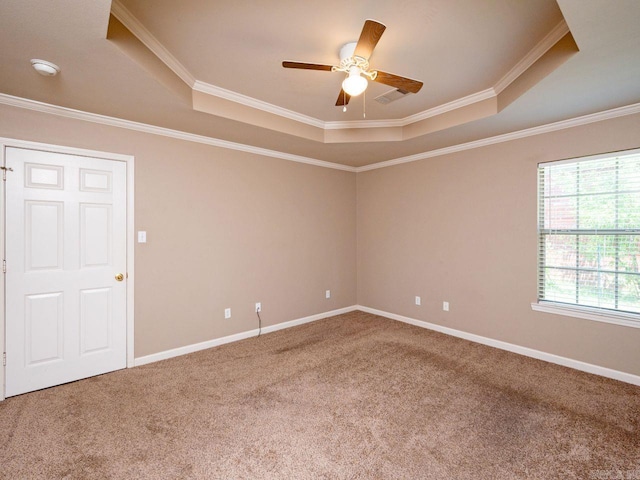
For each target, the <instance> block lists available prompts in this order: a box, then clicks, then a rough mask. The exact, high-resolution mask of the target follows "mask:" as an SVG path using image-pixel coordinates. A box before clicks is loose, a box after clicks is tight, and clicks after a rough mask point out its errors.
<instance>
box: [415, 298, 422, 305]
mask: <svg viewBox="0 0 640 480" xmlns="http://www.w3.org/2000/svg"><path fill="white" fill-rule="evenodd" d="M416 305H422V300H421V299H420V297H418V296H416Z"/></svg>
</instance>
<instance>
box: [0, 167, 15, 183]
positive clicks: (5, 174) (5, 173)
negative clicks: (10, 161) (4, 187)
mask: <svg viewBox="0 0 640 480" xmlns="http://www.w3.org/2000/svg"><path fill="white" fill-rule="evenodd" d="M0 170H2V180H3V181H5V182H6V181H7V172H13V168H10V167H0Z"/></svg>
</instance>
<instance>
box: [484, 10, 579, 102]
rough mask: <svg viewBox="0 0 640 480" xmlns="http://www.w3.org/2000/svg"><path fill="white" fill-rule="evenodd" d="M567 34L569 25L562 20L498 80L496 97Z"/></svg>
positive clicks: (494, 87) (495, 87)
mask: <svg viewBox="0 0 640 480" xmlns="http://www.w3.org/2000/svg"><path fill="white" fill-rule="evenodd" d="M567 33H569V25H567V22H566V21H565V20H564V18H563V19H562V21H561V22H560V23H558V25H556V26H555V27H554V28H553V30H551V31H550V32H549V33H548V34H547V35H546V36H545V37H544V38H543V39H542V40H540V42H538V44H537V45H536V46H535V47H533V49H531V51H530V52H529V53H527V54H526V55H525V56H524V58H523V59H522V60H520V61H519V62H518V63H516V64H515V66H514V67H513V68H512V69H511V70H509V71H508V72H507V73H506V75H505V76H504V77H502V78H501V79H500V80H498V82H497V83H496V84H495V85H494V86H493V89H494V90H495V93H496V95H499V94H500V93H501V92H502V91H503V90H504V89H505V88H507V87H508V86H509V85H511V84H512V83H513V82H514V81H515V79H516V78H518V77H519V76H520V75H522V74H523V73H524V72H525V71H526V70H527V69H528V68H529V67H531V65H533V64H534V63H536V62H537V61H538V60H539V59H540V57H542V56H543V55H544V54H545V53H547V52H548V51H549V49H550V48H551V47H553V46H554V45H555V44H556V43H558V42H559V41H560V40H561V39H562V37H564V36H565V35H566V34H567Z"/></svg>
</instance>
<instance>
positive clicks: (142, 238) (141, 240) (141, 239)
mask: <svg viewBox="0 0 640 480" xmlns="http://www.w3.org/2000/svg"><path fill="white" fill-rule="evenodd" d="M138 243H147V232H144V231H139V232H138Z"/></svg>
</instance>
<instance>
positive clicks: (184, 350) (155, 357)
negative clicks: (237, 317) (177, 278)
mask: <svg viewBox="0 0 640 480" xmlns="http://www.w3.org/2000/svg"><path fill="white" fill-rule="evenodd" d="M357 309H358V308H357V307H356V306H355V305H352V306H350V307H345V308H339V309H337V310H331V311H329V312H324V313H318V314H316V315H310V316H308V317H303V318H298V319H296V320H291V321H289V322H283V323H278V324H276V325H271V326H269V327H265V328H263V329H262V334H263V335H264V334H266V333H271V332H275V331H277V330H283V329H285V328H291V327H295V326H297V325H302V324H303V323H309V322H315V321H316V320H321V319H323V318H328V317H333V316H335V315H341V314H343V313H349V312H353V311H355V310H357ZM257 336H258V329H257V328H256V329H254V330H248V331H246V332H241V333H236V334H234V335H228V336H226V337H222V338H214V339H213V340H207V341H206V342H201V343H194V344H192V345H185V346H184V347H178V348H173V349H171V350H165V351H163V352H158V353H152V354H151V355H145V356H144V357H138V358H136V359H135V366H136V367H138V366H140V365H146V364H148V363H153V362H159V361H160V360H166V359H168V358H173V357H179V356H180V355H186V354H188V353H193V352H198V351H200V350H205V349H207V348H213V347H218V346H220V345H225V344H227V343H232V342H237V341H239V340H244V339H246V338H251V337H257Z"/></svg>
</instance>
